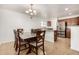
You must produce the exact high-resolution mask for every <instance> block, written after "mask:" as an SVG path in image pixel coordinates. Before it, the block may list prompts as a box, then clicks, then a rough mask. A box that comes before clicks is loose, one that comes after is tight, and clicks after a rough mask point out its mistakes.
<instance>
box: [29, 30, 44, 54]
mask: <svg viewBox="0 0 79 59" xmlns="http://www.w3.org/2000/svg"><path fill="white" fill-rule="evenodd" d="M44 39H45V31H37V33H36V38H35V41H34V42H30V43H29V47H30V52H31V51H33V52H34V53H36V55H38V49H39V48H40V47H42V50H43V54H44V55H45V50H44ZM34 50H35V51H34Z"/></svg>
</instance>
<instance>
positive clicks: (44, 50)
mask: <svg viewBox="0 0 79 59" xmlns="http://www.w3.org/2000/svg"><path fill="white" fill-rule="evenodd" d="M43 54H44V55H45V50H44V45H43Z"/></svg>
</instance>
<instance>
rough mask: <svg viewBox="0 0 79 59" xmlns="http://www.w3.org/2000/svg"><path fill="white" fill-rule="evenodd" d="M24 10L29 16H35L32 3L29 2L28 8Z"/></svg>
mask: <svg viewBox="0 0 79 59" xmlns="http://www.w3.org/2000/svg"><path fill="white" fill-rule="evenodd" d="M25 12H26V14H28V15H29V16H30V18H31V19H32V17H33V16H35V15H36V14H37V12H36V10H35V9H33V4H30V8H28V9H27V10H26V11H25Z"/></svg>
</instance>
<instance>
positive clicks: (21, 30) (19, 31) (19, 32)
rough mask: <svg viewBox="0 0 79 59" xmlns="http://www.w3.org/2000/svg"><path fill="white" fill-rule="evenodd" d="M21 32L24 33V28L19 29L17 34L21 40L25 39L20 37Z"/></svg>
mask: <svg viewBox="0 0 79 59" xmlns="http://www.w3.org/2000/svg"><path fill="white" fill-rule="evenodd" d="M20 34H23V29H17V36H18V41H19V42H21V41H23V40H22V38H21V37H20Z"/></svg>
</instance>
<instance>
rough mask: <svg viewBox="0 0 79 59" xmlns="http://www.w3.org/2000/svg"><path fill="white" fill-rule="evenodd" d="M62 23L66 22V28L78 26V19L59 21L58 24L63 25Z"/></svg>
mask: <svg viewBox="0 0 79 59" xmlns="http://www.w3.org/2000/svg"><path fill="white" fill-rule="evenodd" d="M63 22H67V25H68V26H75V25H79V17H75V18H68V19H63V20H59V23H63Z"/></svg>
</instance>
